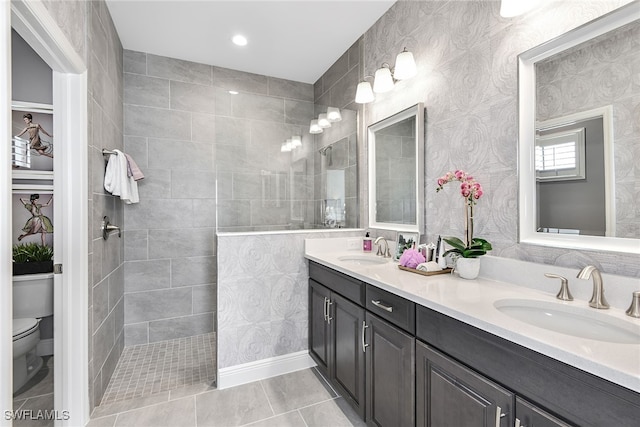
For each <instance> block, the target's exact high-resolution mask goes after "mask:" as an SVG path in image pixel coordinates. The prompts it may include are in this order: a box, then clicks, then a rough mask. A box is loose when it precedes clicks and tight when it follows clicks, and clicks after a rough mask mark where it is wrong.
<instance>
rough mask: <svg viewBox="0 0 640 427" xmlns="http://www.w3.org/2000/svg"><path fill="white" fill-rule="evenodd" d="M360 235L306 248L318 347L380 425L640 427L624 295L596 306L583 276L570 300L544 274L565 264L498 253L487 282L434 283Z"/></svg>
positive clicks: (637, 344)
mask: <svg viewBox="0 0 640 427" xmlns="http://www.w3.org/2000/svg"><path fill="white" fill-rule="evenodd" d="M351 240H353V239H313V240H307V241H306V247H305V256H306V258H307V259H308V260H309V277H310V279H309V312H310V318H309V348H310V354H311V356H312V357H313V358H314V360H315V361H316V363H317V364H318V367H319V369H320V370H321V371H323V373H324V374H325V375H326V376H327V378H329V379H330V381H331V383H332V385H333V386H334V387H335V388H336V389H337V390H338V391H339V393H340V394H341V395H342V396H344V398H345V400H347V401H348V402H349V403H350V404H351V406H352V407H353V408H354V409H355V410H356V411H357V412H358V414H359V415H360V416H361V417H362V418H363V419H364V420H366V421H367V423H368V424H369V425H379V426H413V425H418V426H446V425H450V426H454V425H455V426H488V425H491V426H503V427H505V426H529V427H530V426H565V425H580V426H627V425H628V426H635V425H638V422H639V420H640V319H635V318H632V317H629V316H627V315H625V313H624V309H622V308H620V307H619V306H620V303H619V301H620V300H621V299H620V298H618V297H617V296H614V295H611V296H612V298H613V301H614V302H612V308H611V309H609V310H597V309H594V308H591V307H589V305H588V302H587V301H588V297H587V298H585V297H584V295H585V291H586V289H587V288H588V291H589V292H588V293H589V294H590V293H591V287H592V283H591V282H590V281H582V280H579V279H574V278H575V274H576V273H577V271H575V272H573V277H571V276H568V275H567V277H568V278H569V279H570V283H569V284H570V285H573V288H572V289H571V291H572V292H573V293H574V295H575V294H576V293H578V294H579V296H578V295H576V298H575V300H574V301H561V300H559V299H557V298H556V297H555V294H556V292H557V290H558V289H559V288H560V282H559V281H557V279H556V280H552V279H548V278H545V277H544V274H543V273H541V272H540V271H538V270H539V269H540V268H547V270H551V271H548V272H550V273H558V272H559V273H563V274H565V275H566V271H562V270H563V269H560V268H554V267H551V266H539V265H536V264H528V263H522V262H519V261H514V263H515V264H509V263H510V261H509V260H504V259H495V258H491V257H485V258H484V259H483V263H485V264H486V268H485V266H484V265H483V269H482V270H481V275H480V278H478V279H476V280H464V279H460V278H458V277H457V276H456V275H455V274H443V275H434V276H423V275H419V274H414V273H411V272H407V271H402V270H400V269H398V264H397V263H395V262H393V261H392V260H390V259H388V258H383V257H378V256H376V255H374V254H370V253H363V252H361V251H359V250H347V248H348V247H354V246H355V244H354V243H355V242H353V241H351ZM496 263H497V264H496ZM500 263H505V265H499V264H500ZM518 263H519V264H518ZM527 264H528V265H529V266H533V267H531V268H529V267H526V268H523V266H526V265H527ZM527 268H528V270H527ZM554 270H560V271H554ZM514 272H518V273H519V275H523V276H525V275H526V276H529V277H528V279H526V280H524V281H518V280H514V281H513V282H514V283H511V281H510V280H505V276H508V275H509V274H510V273H511V274H513V273H514ZM537 276H539V279H538V278H537ZM514 277H515V275H514ZM606 279H607V278H606V277H605V283H604V286H605V293H606V292H607V281H606ZM527 281H529V282H536V281H539V282H541V283H542V285H541V286H542V287H544V289H546V291H544V290H541V288H540V285H538V286H528V285H527V283H526V282H527ZM576 281H578V282H580V288H579V289H578V286H577V285H576V283H577V282H576ZM521 282H524V285H523V283H521ZM629 283H631V284H632V286H633V283H634V281H633V280H631V281H630V282H629ZM635 283H637V280H635ZM616 286H617V287H618V288H619V287H620V286H618V285H617V284H613V283H611V284H610V288H611V290H610V293H611V294H613V293H614V288H615V287H616ZM536 287H537V288H536ZM626 288H629V286H626V287H625V290H624V292H625V293H629V298H628V300H629V301H631V292H627V291H628V289H626ZM615 292H618V293H619V292H620V289H615ZM616 300H617V301H616ZM614 305H617V306H618V307H615V306H614Z"/></svg>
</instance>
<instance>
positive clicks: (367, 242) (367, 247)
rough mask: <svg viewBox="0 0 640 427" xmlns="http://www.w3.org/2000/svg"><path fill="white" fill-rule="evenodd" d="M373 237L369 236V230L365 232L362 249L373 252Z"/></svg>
mask: <svg viewBox="0 0 640 427" xmlns="http://www.w3.org/2000/svg"><path fill="white" fill-rule="evenodd" d="M371 247H372V245H371V237H369V232H368V231H367V234H365V236H364V239H362V250H363V251H364V252H371Z"/></svg>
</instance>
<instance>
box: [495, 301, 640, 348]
mask: <svg viewBox="0 0 640 427" xmlns="http://www.w3.org/2000/svg"><path fill="white" fill-rule="evenodd" d="M493 305H494V307H495V308H496V309H498V310H499V311H500V312H502V313H504V314H506V315H508V316H511V317H513V318H514V319H517V320H520V321H522V322H525V323H528V324H530V325H533V326H537V327H539V328H544V329H547V330H550V331H554V332H559V333H561V334H565V335H572V336H574V337H580V338H587V339H591V340H597V341H605V342H612V343H618V344H640V324H639V325H633V324H631V323H630V322H625V321H623V320H620V319H617V318H615V317H611V316H609V315H607V314H604V313H599V312H598V311H597V310H596V309H594V308H583V307H573V306H571V305H568V304H567V305H565V304H558V303H553V302H547V301H536V300H526V299H503V300H499V301H496V302H494V303H493Z"/></svg>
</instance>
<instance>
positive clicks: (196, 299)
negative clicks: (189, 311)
mask: <svg viewBox="0 0 640 427" xmlns="http://www.w3.org/2000/svg"><path fill="white" fill-rule="evenodd" d="M215 310H216V286H215V285H204V286H194V287H193V314H198V313H212V312H214V311H215Z"/></svg>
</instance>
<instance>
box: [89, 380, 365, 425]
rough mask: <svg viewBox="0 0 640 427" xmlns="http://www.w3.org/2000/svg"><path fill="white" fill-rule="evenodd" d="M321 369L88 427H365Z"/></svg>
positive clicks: (137, 410)
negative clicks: (328, 381) (327, 380)
mask: <svg viewBox="0 0 640 427" xmlns="http://www.w3.org/2000/svg"><path fill="white" fill-rule="evenodd" d="M364 425H365V424H364V422H362V421H361V420H360V419H359V418H358V416H357V415H356V414H355V412H354V411H353V410H352V409H351V407H349V405H348V404H347V403H346V402H345V400H344V399H343V398H341V397H340V396H338V395H337V394H336V392H335V391H334V390H333V389H332V388H331V386H330V385H329V384H328V383H327V382H326V380H325V379H324V378H323V377H322V376H321V375H320V373H319V372H318V371H317V369H315V368H312V369H305V370H302V371H298V372H293V373H290V374H285V375H281V376H278V377H274V378H269V379H266V380H262V381H256V382H254V383H250V384H245V385H241V386H238V387H233V388H229V389H225V390H215V389H212V388H211V387H210V386H207V385H206V384H199V385H192V386H187V387H183V388H181V389H176V390H171V391H168V392H162V393H158V394H155V395H152V396H148V397H145V398H140V399H133V400H127V401H120V402H116V403H111V404H107V405H101V406H99V407H97V408H96V409H95V410H94V411H93V414H91V421H90V422H89V424H87V427H123V426H136V427H147V426H149V427H163V426H167V427H169V426H170V427H205V426H207V427H208V426H211V427H217V426H223V427H232V426H252V427H341V426H346V427H347V426H348V427H350V426H356V427H361V426H364Z"/></svg>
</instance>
